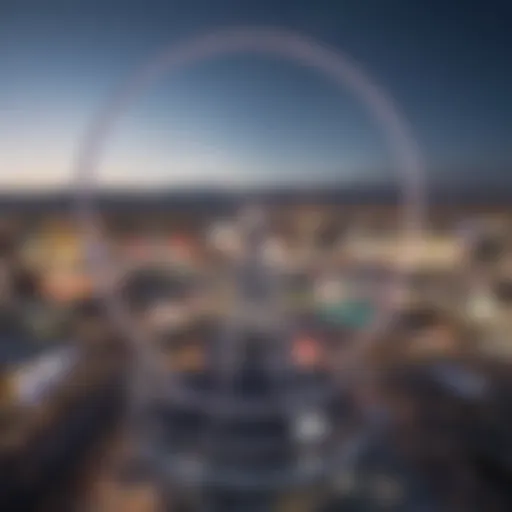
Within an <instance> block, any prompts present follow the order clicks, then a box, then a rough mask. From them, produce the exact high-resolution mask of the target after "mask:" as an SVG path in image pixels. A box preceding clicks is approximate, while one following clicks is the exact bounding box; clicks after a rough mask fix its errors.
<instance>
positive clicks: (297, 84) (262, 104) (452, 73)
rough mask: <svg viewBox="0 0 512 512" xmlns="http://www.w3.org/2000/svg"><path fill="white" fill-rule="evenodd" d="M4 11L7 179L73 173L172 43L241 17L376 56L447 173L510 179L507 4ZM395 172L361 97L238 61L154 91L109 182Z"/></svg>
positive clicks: (511, 84) (23, 4) (0, 143)
mask: <svg viewBox="0 0 512 512" xmlns="http://www.w3.org/2000/svg"><path fill="white" fill-rule="evenodd" d="M427 3H428V6H427V5H426V4H427ZM278 4H279V5H278ZM411 4H414V5H411ZM1 9H3V11H2V12H0V20H1V21H0V64H2V68H3V76H2V80H1V81H0V113H1V116H0V134H1V137H0V155H1V156H0V170H1V171H2V172H1V173H0V186H2V187H3V188H4V189H10V188H11V189H12V188H27V187H29V188H40V187H45V188H48V187H56V186H63V185H65V184H66V183H69V181H70V179H71V172H72V171H71V169H72V164H73V158H74V155H75V152H76V148H77V146H78V144H79V141H80V140H81V138H82V137H83V134H84V132H85V130H86V127H87V126H88V124H89V123H90V121H91V120H92V118H93V116H94V114H95V113H96V112H97V111H98V109H99V108H100V106H101V105H102V104H103V102H104V101H105V99H106V98H107V97H108V95H109V94H110V93H111V91H112V89H113V88H114V87H115V86H116V85H117V84H119V83H120V82H122V81H123V79H124V78H125V77H126V76H127V75H128V74H129V73H130V72H131V71H132V70H133V69H135V68H136V67H137V66H139V65H140V64H141V63H142V62H144V61H145V60H146V59H147V58H148V57H151V56H152V55H154V54H155V53H156V52H158V51H159V50H161V49H162V48H163V47H164V46H165V45H169V44H173V43H175V42H177V41H180V40H183V39H185V38H189V37H191V36H193V35H194V34H198V33H203V32H205V31H208V30H210V29H215V28H217V27H218V26H226V25H228V26H229V25H238V24H244V25H272V26H283V27H288V28H291V29H295V30H299V31H300V32H303V33H305V34H309V35H311V36H313V37H315V38H317V39H320V40H323V41H325V42H326V43H328V44H329V45H332V46H335V47H339V48H341V49H343V50H344V51H345V52H346V53H348V54H349V55H351V56H352V57H353V58H354V59H355V60H357V61H358V62H360V63H361V64H362V65H363V66H364V67H365V69H366V70H367V71H368V72H369V73H370V74H371V75H372V76H373V77H374V78H375V80H376V81H377V82H378V83H380V84H381V85H382V86H383V87H384V88H385V89H386V90H387V91H388V92H389V94H390V95H391V96H392V97H393V98H394V100H395V102H396V103H397V104H398V105H399V106H400V108H401V110H402V111H403V112H404V113H405V115H406V117H407V119H408V120H409V122H410V124H411V126H412V128H413V130H414V133H415V135H416V138H417V140H418V142H419V144H420V147H421V148H422V151H423V153H424V155H425V158H426V162H427V169H428V173H429V178H430V179H431V180H433V181H434V182H441V183H444V182H446V183H453V182H455V183H459V182H463V181H465V180H473V181H482V182H491V181H492V182H500V181H502V180H507V179H509V178H508V176H509V175H510V172H509V171H510V170H511V167H512V156H511V153H512V150H511V147H512V144H511V142H512V141H511V139H512V99H511V98H510V90H512V73H511V69H510V63H509V59H510V55H509V48H510V46H509V43H510V42H511V41H510V40H511V36H510V34H509V32H508V31H507V28H506V23H505V21H506V20H505V14H506V10H505V2H500V1H498V0H493V1H488V2H471V1H468V2H462V1H459V2H457V1H455V0H447V1H441V0H432V1H431V2H426V3H425V5H422V3H421V2H407V1H405V0H404V1H401V0H389V1H387V2H380V1H379V0H365V1H355V0H354V1H352V0H346V1H345V2H339V1H329V0H316V1H311V2H309V1H304V0H296V1H292V0H283V1H282V2H270V0H262V1H259V2H243V1H236V2H235V1H231V2H230V1H218V2H211V1H208V0H189V1H187V2H179V1H176V2H164V1H156V0H147V1H146V2H130V1H128V0H125V1H123V2H117V1H108V0H104V1H97V0H90V1H77V0H61V1H58V0H48V1H46V2H37V1H35V0H34V1H31V0H17V1H13V0H10V1H7V2H4V3H2V8H1ZM391 167H392V164H391V162H390V158H389V154H388V150H387V148H386V146H385V144H384V140H383V137H382V134H381V133H379V131H378V130H377V129H376V127H375V126H374V124H373V122H372V120H371V119H370V118H369V116H368V115H367V112H366V111H365V109H364V108H363V107H362V105H360V103H359V102H358V101H357V99H356V98H354V97H353V96H352V95H351V94H349V93H348V91H344V92H343V91H342V92H340V91H339V90H338V89H336V88H335V87H334V86H333V84H331V83H330V82H329V81H328V80H326V79H325V78H324V77H321V76H316V75H315V74H314V73H312V72H311V71H309V70H305V69H302V68H300V67H298V66H297V65H295V64H292V63H288V62H283V61H279V60H276V59H274V58H263V57H244V56H237V57H229V58H228V57H226V58H220V59H217V60H216V61H211V62H207V63H205V64H201V65H196V66H194V67H192V68H190V69H186V70H183V71H182V72H180V73H178V74H177V75H176V76H173V77H168V78H167V79H165V80H163V81H162V82H160V83H159V84H158V85H157V86H156V87H155V88H154V89H152V90H151V91H149V92H148V94H147V95H145V96H144V97H143V98H142V99H141V101H139V102H138V103H137V104H136V105H134V107H133V108H132V109H130V111H129V112H127V113H126V115H125V117H124V118H123V120H122V122H121V124H120V125H119V127H118V129H116V131H115V133H114V134H113V139H112V140H111V141H109V144H108V145H107V152H106V155H105V158H104V159H103V161H102V165H101V170H100V178H101V180H102V181H103V182H104V183H105V184H110V185H119V186H127V185H131V186H137V187H141V186H147V187H152V186H163V185H176V184H192V185H196V184H204V183H217V184H218V183H222V184H249V183H253V182H265V183H266V182H268V183H276V182H279V181H285V182H292V183H295V182H298V181H308V180H309V181H312V182H322V181H325V182H331V181H335V182H337V183H339V184H341V185H347V186H349V185H350V184H352V183H356V182H357V183H360V182H363V183H366V182H372V181H382V180H390V179H392V171H391Z"/></svg>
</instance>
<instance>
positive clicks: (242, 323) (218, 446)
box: [75, 28, 425, 510]
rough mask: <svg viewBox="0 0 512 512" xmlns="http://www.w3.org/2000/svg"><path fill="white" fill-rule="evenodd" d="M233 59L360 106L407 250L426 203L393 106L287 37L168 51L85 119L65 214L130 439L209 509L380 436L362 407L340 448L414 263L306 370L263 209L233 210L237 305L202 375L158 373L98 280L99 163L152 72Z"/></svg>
mask: <svg viewBox="0 0 512 512" xmlns="http://www.w3.org/2000/svg"><path fill="white" fill-rule="evenodd" d="M244 52H249V53H254V52H256V53H263V54H271V55H277V56H278V57H281V58H285V59H289V60H291V61H294V62H296V63H298V64H299V65H302V66H306V67H309V68H311V69H313V70H316V71H318V72H320V73H323V74H324V75H326V78H327V79H330V80H331V81H333V82H334V83H335V84H336V85H337V86H339V87H340V88H347V89H349V90H350V91H351V92H352V93H353V94H354V95H355V97H356V98H358V99H359V100H360V101H361V102H362V104H363V105H364V106H365V107H367V109H368V112H369V114H370V115H371V116H372V117H373V118H374V120H375V122H376V124H377V126H378V127H379V128H380V129H381V130H382V131H383V134H384V136H385V137H386V140H387V142H388V143H389V147H390V150H391V152H392V154H393V156H394V158H395V166H396V168H397V171H398V179H399V183H400V186H401V187H402V191H403V196H404V205H403V222H402V228H403V232H404V239H407V240H408V242H409V243H407V244H405V245H406V247H414V243H413V242H414V240H416V239H417V237H418V236H421V225H422V220H423V215H424V207H425V205H424V201H423V183H422V177H423V174H422V164H421V158H420V157H419V154H418V150H417V148H416V145H415V143H414V140H413V138H412V136H411V134H410V132H409V129H408V127H407V124H406V123H405V121H404V120H403V119H402V117H401V115H400V114H399V113H398V112H397V110H396V108H395V106H394V104H393V102H392V101H391V100H390V99H389V98H388V97H387V95H386V94H385V93H384V92H383V91H382V90H381V89H380V88H379V87H378V86H376V85H375V84H374V83H373V82H372V81H371V80H370V79H369V78H368V77H367V75H366V74H365V73H364V72H363V71H362V70H361V69H360V68H359V66H358V65H356V64H355V63H353V62H352V61H351V60H350V59H349V58H348V57H346V56H345V55H343V54H342V53H340V52H338V51H334V50H332V49H329V48H327V47H325V46H323V45H322V44H319V43H317V42H316V41H314V40H311V39H309V38H307V37H303V36H301V35H298V34H295V33H293V32H289V31H286V30H277V29H267V28H248V29H240V28H234V29H227V30H221V31H218V32H215V33H213V34H209V35H206V36H202V37H198V38H196V39H194V40H192V41H190V42H186V43H184V44H182V45H179V46H176V47H171V48H169V49H165V50H164V51H163V52H162V53H161V54H159V55H157V56H156V58H155V59H152V60H151V61H150V62H148V63H147V64H146V65H144V66H143V67H142V68H141V69H140V70H138V71H136V73H135V74H134V76H133V78H132V80H130V81H129V82H128V83H127V84H125V85H124V86H123V87H122V88H121V90H120V91H119V93H118V94H117V95H116V96H115V97H114V98H112V99H111V100H110V101H109V102H108V103H107V105H106V107H105V109H104V110H102V111H101V112H100V113H99V115H98V116H97V118H96V119H95V120H94V122H93V123H92V125H91V127H90V130H89V132H88V134H87V136H86V139H85V141H84V142H83V145H82V147H81V151H80V153H79V155H78V159H77V166H76V174H75V176H76V184H77V194H76V213H77V216H78V220H79V222H80V223H81V226H82V228H83V230H82V231H83V234H84V237H85V239H86V241H87V243H88V244H89V245H90V246H93V247H96V248H99V250H96V251H94V253H95V255H96V257H95V258H94V260H93V261H92V262H91V270H92V271H93V274H94V275H96V276H97V277H98V279H97V280H96V281H97V282H96V285H97V288H98V290H99V291H100V292H101V293H102V294H103V295H104V297H105V305H106V307H107V308H108V310H109V312H110V314H111V315H112V318H113V319H114V320H115V321H116V322H117V324H118V326H119V327H120V328H121V329H123V330H124V334H125V338H126V340H127V343H129V344H130V347H131V349H132V351H133V354H134V357H133V361H134V364H133V369H132V371H133V375H132V379H131V381H132V416H131V421H133V424H134V426H136V428H135V430H134V432H135V437H136V442H137V443H138V444H139V445H140V447H141V450H142V451H143V452H144V453H145V454H146V455H147V456H148V457H150V458H151V460H153V462H154V463H155V465H156V466H157V467H158V468H159V470H160V474H162V475H165V478H166V479H167V480H166V481H167V482H168V485H169V486H170V487H172V488H173V489H174V490H176V489H177V488H190V486H196V487H199V488H201V489H203V490H204V489H207V490H208V493H210V495H211V496H214V497H215V500H217V499H218V500H220V501H222V498H219V496H224V497H225V495H226V493H228V494H229V493H231V496H232V497H233V496H238V497H239V496H241V495H243V496H251V499H250V500H247V499H245V501H244V502H243V503H244V505H243V506H244V507H247V506H248V505H247V503H249V502H252V503H254V502H255V498H254V492H256V491H257V492H258V493H259V494H258V496H260V498H261V500H263V501H265V500H267V499H269V498H268V497H269V496H271V495H272V496H273V495H275V493H278V492H280V491H283V490H285V489H286V490H288V489H290V488H293V487H301V486H304V485H308V484H310V483H312V482H318V481H319V480H321V479H325V478H329V475H331V474H332V473H333V472H334V471H336V469H337V468H340V467H343V466H345V465H348V464H350V463H351V461H352V460H353V458H354V457H356V456H357V453H358V451H359V450H360V447H361V446H362V445H364V443H365V442H366V441H365V440H366V439H367V438H368V437H371V435H372V433H373V432H374V431H375V430H376V429H379V428H381V426H382V425H381V423H382V421H381V420H382V415H380V414H375V411H376V409H375V407H374V405H375V404H374V403H373V402H372V401H371V400H370V401H366V402H365V404H366V405H365V406H364V407H362V410H360V411H359V412H358V415H359V417H360V419H361V422H362V426H361V428H358V429H357V431H356V432H353V438H350V439H348V440H347V437H346V432H345V431H344V429H343V428H340V426H342V423H343V414H344V412H341V413H340V410H341V411H346V407H345V406H344V405H343V402H344V400H345V399H346V396H347V391H350V390H353V389H354V388H355V387H358V386H362V385H364V382H363V381H364V377H365V376H367V375H368V373H367V372H366V371H365V370H366V369H365V368H364V354H365V353H366V352H367V351H368V349H369V348H370V347H371V346H372V343H373V341H374V340H375V339H376V337H377V336H378V335H379V333H381V332H382V331H383V329H385V327H386V325H387V324H388V322H389V320H390V318H391V317H392V315H393V313H394V308H395V306H396V304H395V301H394V299H393V297H394V294H393V290H394V287H395V286H396V285H397V284H398V283H399V282H401V281H402V280H403V279H404V278H405V277H406V275H407V272H406V271H407V269H408V267H409V266H410V265H411V264H412V259H413V255H412V254H410V251H408V250H407V249H406V250H404V251H403V254H402V255H401V256H402V258H401V260H400V262H399V264H398V265H397V267H396V269H395V277H396V279H394V281H393V283H392V286H391V285H390V288H389V290H386V293H383V294H379V295H380V296H381V301H380V303H379V304H378V311H377V315H376V319H375V322H374V323H373V324H372V325H370V326H369V327H368V329H365V330H363V332H361V333H360V334H359V335H358V336H357V337H356V339H354V340H349V341H348V342H346V343H345V344H344V347H345V349H344V353H343V358H342V359H341V358H337V357H336V354H334V355H333V357H332V364H331V365H330V368H329V370H328V371H325V372H317V371H311V372H307V371H306V372H304V371H302V370H301V369H299V368H297V366H296V364H295V363H294V358H293V355H292V352H293V343H292V340H293V336H294V333H295V332H296V330H297V326H296V325H295V322H294V319H293V318H291V317H290V316H289V315H288V313H287V311H286V308H283V307H282V306H283V300H282V294H283V287H282V279H281V277H282V276H281V275H280V272H279V270H276V268H275V265H269V264H268V261H267V260H268V258H265V250H264V248H265V244H267V242H268V240H269V236H268V233H269V226H268V223H267V219H266V212H265V208H264V207H262V206H261V205H259V206H258V205H256V206H255V205H244V206H243V207H242V208H241V209H240V212H239V215H238V219H237V222H238V223H239V225H240V233H241V234H242V239H241V241H240V244H238V241H237V245H240V246H241V247H237V249H242V250H241V255H242V257H241V258H237V259H236V261H235V262H234V263H233V264H232V267H231V268H230V272H229V273H230V279H232V280H233V282H234V283H235V297H236V300H235V304H234V305H233V308H232V311H231V312H230V314H229V315H227V317H226V318H224V319H221V320H220V321H218V322H217V324H216V325H215V326H214V328H212V329H210V334H209V338H211V339H210V340H209V345H210V347H211V352H212V353H211V354H210V364H209V366H208V367H207V368H205V370H204V371H203V372H202V373H201V374H199V375H198V374H193V375H183V374H182V375H180V374H177V373H173V374H169V371H168V369H166V368H165V367H164V365H162V358H161V357H160V354H159V352H158V348H155V347H156V346H157V345H156V344H155V343H151V342H148V337H150V334H149V333H148V332H144V330H143V329H140V326H138V325H134V322H133V315H130V314H129V313H128V312H127V309H126V306H125V304H123V301H122V300H121V297H120V294H119V291H118V290H117V289H116V287H115V284H114V283H113V282H112V281H111V280H106V279H104V278H102V276H105V273H107V274H108V273H109V270H110V271H111V273H113V269H114V267H115V262H112V261H110V260H109V258H108V257H107V253H106V251H102V250H101V246H102V244H103V242H102V233H101V230H100V228H99V223H98V222H97V216H96V213H95V209H94V189H95V183H96V167H97V164H98V161H99V159H100V157H101V155H102V151H103V149H104V146H105V145H106V142H107V139H108V137H109V136H110V134H111V132H112V131H113V129H114V128H115V126H116V124H117V123H118V121H120V119H121V117H122V115H123V114H124V112H125V111H126V110H127V109H128V108H129V107H130V106H131V105H132V104H133V103H134V102H135V101H136V100H137V99H138V98H139V97H140V96H141V95H142V94H143V93H145V92H146V91H147V89H148V88H149V87H150V86H151V85H153V84H154V83H155V82H156V81H157V80H158V79H160V78H161V77H162V76H163V75H165V74H167V73H170V72H172V73H175V72H178V71H180V69H182V68H183V67H185V66H189V65H191V64H195V63H200V62H202V61H204V60H207V59H210V58H213V57H217V56H221V55H224V54H226V53H227V54H230V53H244ZM225 231H226V230H224V232H222V233H221V232H220V231H219V232H217V233H216V236H217V238H218V243H222V244H226V243H228V245H229V243H230V240H229V237H228V234H227V232H225ZM221 235H222V236H221ZM231 241H232V240H231ZM231 245H233V244H231ZM347 346H348V347H349V348H348V350H347ZM341 361H343V362H341ZM342 431H343V432H342ZM244 493H245V494H244ZM212 499H214V498H212ZM261 500H260V501H261ZM256 501H258V500H256ZM260 505H261V503H260ZM244 510H249V509H248V508H244ZM251 510H252V509H251ZM255 510H256V509H255ZM258 510H260V509H258Z"/></svg>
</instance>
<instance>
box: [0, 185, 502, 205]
mask: <svg viewBox="0 0 512 512" xmlns="http://www.w3.org/2000/svg"><path fill="white" fill-rule="evenodd" d="M93 198H94V202H95V205H96V206H97V207H99V208H100V209H106V210H118V209H121V210H124V209H130V210H133V209H134V208H136V209H138V208H141V209H159V210H160V209H164V210H165V209H171V208H172V209H175V208H180V209H181V208H185V209H189V208H198V209H203V208H206V209H211V208H217V207H219V208H222V207H229V206H236V205H237V204H239V203H241V202H243V201H251V200H252V201H258V202H262V203H270V204H276V203H282V204H293V203H295V202H297V203H302V202H312V203H324V204H333V203H334V204H347V205H357V204H361V205H365V204H367V205H379V204H382V205H387V204H389V205H392V204H399V203H400V201H402V197H401V194H400V191H398V190H396V188H390V187H385V186H379V187H373V188H372V187H362V186H361V187H353V188H350V189H349V188H335V187H328V188H327V187H320V186H319V187H309V188H292V187H280V188H272V189H263V188H262V189H249V190H236V191H227V190H222V189H215V188H209V189H197V188H195V189H180V190H164V191H162V190H158V191H133V190H116V191H101V192H96V193H94V195H93ZM75 199H76V195H75V194H74V193H73V192H71V191H59V192H15V193H7V192H4V193H2V192H0V209H1V210H3V211H6V210H7V211H19V210H27V211H39V210H41V211H45V210H48V209H49V210H58V211H60V210H66V209H69V208H72V207H73V204H74V201H75ZM426 199H427V200H428V202H429V204H431V205H432V204H434V205H435V204H443V205H447V206H450V205H452V204H453V205H454V206H455V205H461V206H462V205H468V206H469V205H472V204H486V205H499V206H507V205H508V204H509V203H511V202H512V201H511V199H512V190H511V189H510V188H509V187H508V186H506V187H495V188H492V189H490V188H482V187H472V188H465V189H462V188H460V189H456V188H454V187H452V188H450V189H448V188H445V189H441V188H439V189H431V190H429V193H428V197H427V198H426Z"/></svg>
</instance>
